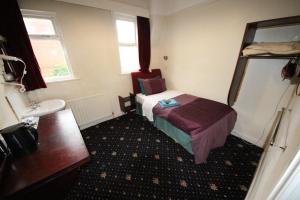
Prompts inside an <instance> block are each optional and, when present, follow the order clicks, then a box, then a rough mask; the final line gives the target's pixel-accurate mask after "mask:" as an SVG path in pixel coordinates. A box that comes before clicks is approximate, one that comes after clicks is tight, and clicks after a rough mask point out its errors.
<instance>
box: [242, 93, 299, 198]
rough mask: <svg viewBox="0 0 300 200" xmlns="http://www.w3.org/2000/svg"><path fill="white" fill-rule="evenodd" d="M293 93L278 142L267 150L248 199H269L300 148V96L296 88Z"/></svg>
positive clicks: (279, 132) (283, 119) (289, 94)
mask: <svg viewBox="0 0 300 200" xmlns="http://www.w3.org/2000/svg"><path fill="white" fill-rule="evenodd" d="M293 89H294V88H293ZM292 95H293V99H292V101H291V103H290V106H289V107H288V110H290V111H287V112H286V113H285V115H284V116H283V118H282V123H281V125H280V129H279V131H278V135H277V140H276V141H277V142H275V145H274V146H270V148H268V149H267V150H266V151H265V158H264V162H263V163H262V165H261V167H260V168H259V169H258V171H257V172H256V176H255V179H254V182H253V184H252V187H251V188H250V190H249V191H250V192H249V193H248V195H247V198H246V199H247V200H248V199H249V200H252V199H267V197H268V195H269V194H270V193H271V191H272V190H273V189H274V187H275V185H276V183H277V182H278V181H279V179H280V177H281V176H282V175H283V174H284V172H285V170H286V169H287V167H288V166H289V165H290V163H291V161H292V160H293V158H294V156H295V155H296V153H297V152H298V151H299V149H300V136H299V132H300V124H299V121H300V97H299V96H295V90H291V91H289V92H288V96H292ZM286 105H288V104H287V103H286V104H285V106H286ZM279 147H286V149H285V150H284V151H283V150H282V149H281V148H279Z"/></svg>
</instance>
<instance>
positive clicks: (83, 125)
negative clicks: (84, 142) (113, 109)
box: [79, 115, 114, 130]
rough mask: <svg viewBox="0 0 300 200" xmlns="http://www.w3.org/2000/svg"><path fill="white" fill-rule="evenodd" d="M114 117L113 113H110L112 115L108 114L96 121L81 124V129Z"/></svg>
mask: <svg viewBox="0 0 300 200" xmlns="http://www.w3.org/2000/svg"><path fill="white" fill-rule="evenodd" d="M113 118H114V116H113V115H110V116H107V117H102V118H100V119H97V120H95V121H92V122H89V123H86V124H81V125H79V129H80V130H83V129H86V128H89V127H91V126H95V125H97V124H99V123H101V122H105V121H107V120H110V119H113Z"/></svg>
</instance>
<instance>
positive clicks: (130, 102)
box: [119, 93, 135, 113]
mask: <svg viewBox="0 0 300 200" xmlns="http://www.w3.org/2000/svg"><path fill="white" fill-rule="evenodd" d="M119 103H120V109H121V111H122V112H124V113H128V112H131V111H133V110H135V94H132V93H129V96H128V97H121V96H119Z"/></svg>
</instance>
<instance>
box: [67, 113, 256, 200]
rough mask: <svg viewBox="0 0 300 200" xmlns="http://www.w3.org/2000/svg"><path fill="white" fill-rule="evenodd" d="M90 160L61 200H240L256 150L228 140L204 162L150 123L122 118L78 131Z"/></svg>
mask: <svg viewBox="0 0 300 200" xmlns="http://www.w3.org/2000/svg"><path fill="white" fill-rule="evenodd" d="M82 134H83V137H84V140H85V142H86V145H87V148H88V150H89V151H90V154H91V159H92V160H91V162H89V163H88V164H86V165H85V166H84V167H82V168H81V171H80V176H79V180H78V182H77V183H76V184H75V185H74V186H73V188H72V189H71V191H70V192H69V194H68V195H67V197H66V200H79V199H80V200H82V199H91V200H92V199H127V200H134V199H142V200H146V199H152V200H156V199H160V200H162V199H163V200H175V199H176V200H177V199H178V200H185V199H186V200H193V199H205V200H210V199H230V200H232V199H244V198H245V196H246V193H247V190H248V188H249V186H250V183H251V180H252V178H253V175H254V172H255V169H256V167H257V164H258V161H259V158H260V156H261V152H262V150H261V149H260V148H258V147H256V146H253V145H249V144H246V143H244V142H243V141H242V140H240V139H238V138H237V137H234V136H229V137H228V138H227V142H226V144H225V146H224V147H222V148H218V149H215V150H213V151H212V152H211V153H210V154H209V158H208V162H207V163H206V164H200V165H196V164H194V160H193V156H192V155H190V154H189V153H188V152H187V151H185V150H184V149H183V148H182V147H181V146H180V145H178V144H177V143H175V142H174V141H173V140H172V139H171V138H169V137H168V136H166V135H165V134H164V133H162V132H161V131H159V130H157V129H156V128H155V127H154V126H152V124H151V123H150V122H148V121H147V120H145V119H144V118H142V117H141V116H138V115H135V114H127V115H124V116H122V117H120V118H117V119H113V120H110V121H107V122H104V123H101V124H99V125H97V126H94V127H91V128H88V129H86V130H84V131H82Z"/></svg>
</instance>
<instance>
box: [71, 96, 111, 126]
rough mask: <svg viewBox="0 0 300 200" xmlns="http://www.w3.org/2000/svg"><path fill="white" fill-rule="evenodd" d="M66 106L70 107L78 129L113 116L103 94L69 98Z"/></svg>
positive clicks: (108, 101)
mask: <svg viewBox="0 0 300 200" xmlns="http://www.w3.org/2000/svg"><path fill="white" fill-rule="evenodd" d="M67 108H71V109H72V111H73V114H74V116H75V119H76V121H77V123H78V125H79V127H80V129H85V128H88V127H90V126H94V125H96V124H98V123H100V122H103V121H105V120H108V119H111V118H112V117H113V111H112V106H111V103H110V100H109V98H108V97H107V95H104V94H96V95H92V96H87V97H82V98H77V99H72V100H69V101H68V102H67Z"/></svg>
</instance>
